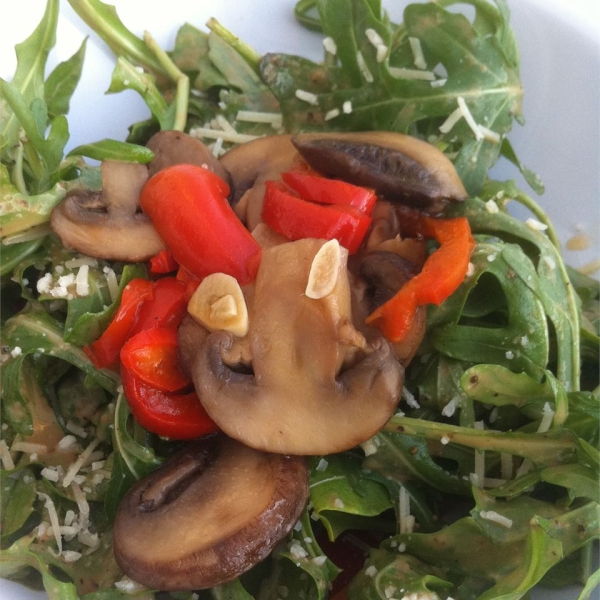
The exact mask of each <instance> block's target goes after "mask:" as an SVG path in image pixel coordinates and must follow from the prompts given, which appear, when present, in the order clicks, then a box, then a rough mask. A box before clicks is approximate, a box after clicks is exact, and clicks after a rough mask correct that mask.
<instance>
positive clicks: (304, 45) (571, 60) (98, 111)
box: [0, 0, 600, 600]
mask: <svg viewBox="0 0 600 600" xmlns="http://www.w3.org/2000/svg"><path fill="white" fill-rule="evenodd" d="M111 3H112V4H115V5H116V6H117V9H118V12H119V15H120V17H121V19H122V20H123V22H124V23H125V24H126V25H127V26H128V27H129V28H130V29H131V30H132V31H133V32H134V33H136V34H138V35H141V34H142V33H143V31H144V30H148V31H150V32H151V33H152V35H153V36H154V37H155V39H157V41H158V42H159V43H160V44H161V45H162V46H163V47H165V48H171V47H172V45H173V42H174V39H175V34H176V31H177V29H178V27H179V26H180V25H181V24H183V23H184V22H185V21H188V22H190V23H192V24H193V25H196V26H197V27H200V28H203V27H204V24H205V22H206V20H207V19H208V18H209V17H211V16H214V17H216V18H217V19H218V20H219V21H221V22H222V23H223V24H224V25H225V26H226V27H227V28H228V29H230V30H231V31H233V32H234V33H235V34H237V35H239V36H240V37H241V39H242V40H244V41H246V42H248V43H250V44H251V45H253V46H254V47H255V48H256V49H257V50H258V51H259V52H261V53H264V52H268V51H282V52H287V53H296V54H302V55H305V56H308V57H310V58H313V59H317V60H318V59H320V58H321V56H322V46H321V36H320V35H318V34H315V33H312V32H309V31H306V30H304V29H303V28H301V27H300V26H299V25H297V24H296V22H295V21H294V17H293V14H292V8H293V5H294V0H265V1H263V2H256V1H255V0H202V2H196V3H190V2H189V1H188V0H169V2H168V3H167V4H166V5H165V3H158V2H148V1H147V0H112V2H111ZM406 4H407V1H405V0H402V1H401V2H387V3H385V2H384V5H385V6H386V7H388V10H389V11H390V15H391V17H392V19H393V20H396V21H399V20H401V14H402V9H403V7H404V6H405V5H406ZM44 5H45V2H40V0H19V2H16V3H11V8H10V12H7V11H5V12H4V15H3V18H2V20H1V21H0V57H1V61H0V76H1V77H3V78H5V79H10V78H11V77H12V75H13V73H14V66H15V61H14V51H13V47H14V45H15V44H16V43H18V42H20V41H22V40H23V39H25V38H26V37H27V36H28V35H29V34H30V33H31V31H32V30H33V27H34V26H35V25H37V23H38V22H39V20H40V18H41V15H42V13H43V9H44ZM509 5H510V8H511V11H512V19H511V22H512V25H513V27H514V29H515V32H516V35H517V40H518V43H519V47H520V51H521V61H522V62H521V65H522V66H521V69H522V79H523V87H524V90H525V99H524V116H525V121H526V123H525V126H524V127H519V126H516V127H515V129H514V130H513V132H512V133H511V134H510V139H511V141H512V143H513V145H514V147H515V148H516V151H517V153H518V155H519V157H520V158H521V160H522V161H523V163H524V164H525V165H527V166H528V167H529V168H531V169H532V170H533V171H535V172H536V173H538V174H539V175H540V176H541V178H542V180H543V181H544V183H545V185H546V193H545V194H544V195H543V196H542V197H541V198H539V201H540V203H541V204H542V206H543V207H544V208H545V209H546V210H547V211H548V213H549V214H550V216H551V217H552V218H553V220H554V222H555V226H556V227H557V230H558V233H559V235H560V237H561V239H562V241H563V242H565V243H566V242H567V241H568V240H569V239H570V238H572V237H573V236H575V235H580V234H584V235H585V237H586V238H587V239H588V241H589V242H590V247H589V248H587V249H586V250H583V251H569V250H565V255H566V257H567V261H568V262H569V263H570V264H572V265H573V266H583V265H586V264H589V263H591V262H592V261H593V260H595V259H597V258H598V257H599V256H600V252H599V250H600V227H599V226H600V191H599V190H600V2H598V1H597V0H570V1H567V0H512V1H511V0H509ZM232 7H233V8H232ZM58 27H59V30H58V38H57V46H56V48H55V50H54V51H53V52H52V54H51V56H50V61H49V63H50V65H51V66H53V65H55V64H57V63H58V62H60V61H63V60H65V59H67V58H68V57H69V56H71V55H72V54H73V52H75V50H76V49H77V48H78V47H79V45H80V43H81V41H82V39H83V38H84V36H86V35H90V39H89V42H88V48H87V57H86V63H85V67H84V74H83V77H82V81H81V83H80V86H79V88H78V90H77V91H76V93H75V96H74V98H73V101H72V105H71V113H70V117H69V122H70V129H71V140H70V142H69V148H73V147H75V146H77V145H79V144H81V143H84V142H91V141H95V140H99V139H102V138H105V137H109V138H115V139H124V138H125V137H126V135H127V127H128V126H129V125H130V124H131V123H133V122H135V121H138V120H141V119H142V118H145V117H146V116H147V115H148V110H147V108H146V107H145V105H144V104H143V102H142V101H141V99H140V98H139V97H138V96H137V95H136V94H135V93H133V92H126V93H123V94H118V95H104V93H105V91H106V89H107V88H108V86H109V82H110V75H111V72H112V69H113V65H114V59H113V56H112V54H111V53H110V51H109V50H108V49H107V48H106V46H105V45H104V44H103V42H101V41H100V40H99V39H98V38H97V36H96V35H95V34H93V33H92V32H91V31H90V30H89V29H88V28H87V27H86V26H85V24H83V23H82V22H81V20H80V19H79V17H77V16H76V15H75V14H74V13H73V11H72V10H71V8H70V7H69V6H68V5H67V4H66V3H65V2H63V3H62V7H61V16H60V19H59V25H58ZM492 174H493V176H494V177H495V178H497V179H516V180H517V182H518V183H519V185H520V186H521V187H522V188H523V189H525V190H527V186H526V184H525V183H524V181H523V179H522V178H521V177H520V175H518V173H517V171H516V169H515V168H514V167H513V166H512V165H509V164H508V163H506V161H503V162H501V163H499V164H498V165H497V166H496V167H495V168H494V170H493V173H492ZM532 195H533V192H532ZM0 591H1V594H0V596H1V597H2V598H3V599H6V600H31V599H32V598H44V597H45V594H41V593H40V594H37V593H34V592H31V591H29V590H27V589H26V588H23V587H21V586H19V585H17V584H13V583H11V582H8V581H5V580H0ZM577 595H578V588H576V587H572V588H570V589H563V590H560V591H549V590H536V591H534V593H533V594H532V599H533V600H571V599H575V598H576V597H577Z"/></svg>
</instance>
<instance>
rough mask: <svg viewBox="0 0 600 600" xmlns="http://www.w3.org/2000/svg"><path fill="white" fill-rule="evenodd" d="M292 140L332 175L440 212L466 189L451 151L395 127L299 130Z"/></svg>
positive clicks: (307, 157)
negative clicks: (349, 130) (384, 129)
mask: <svg viewBox="0 0 600 600" xmlns="http://www.w3.org/2000/svg"><path fill="white" fill-rule="evenodd" d="M292 143H293V144H294V146H295V147H296V148H297V149H298V152H300V154H301V155H302V157H303V158H304V160H305V161H306V162H307V163H308V164H309V165H310V166H311V167H312V168H313V169H315V170H317V171H319V172H320V173H322V174H323V175H325V176H327V177H334V178H338V179H343V180H344V181H348V182H349V183H354V184H356V185H361V186H365V187H370V188H373V189H375V191H376V192H377V193H378V194H380V195H381V196H384V197H385V198H388V199H390V200H395V201H399V202H402V203H404V204H410V205H414V206H418V207H420V208H423V209H427V210H428V211H429V212H439V211H440V210H441V209H442V208H443V207H444V206H445V204H446V203H447V202H448V201H458V200H465V199H466V198H467V192H466V190H465V188H464V186H463V184H462V182H461V180H460V178H459V176H458V174H457V172H456V169H455V168H454V165H453V164H452V162H451V161H450V160H449V159H448V158H447V157H446V155H445V154H444V153H443V152H441V151H440V150H438V149H437V148H436V147H435V146H433V145H431V144H428V143H427V142H424V141H422V140H419V139H417V138H415V137H412V136H408V135H403V134H401V133H394V132H382V131H369V132H360V133H316V134H308V133H304V134H298V135H296V136H293V137H292Z"/></svg>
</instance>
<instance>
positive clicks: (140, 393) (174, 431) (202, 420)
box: [121, 368, 218, 440]
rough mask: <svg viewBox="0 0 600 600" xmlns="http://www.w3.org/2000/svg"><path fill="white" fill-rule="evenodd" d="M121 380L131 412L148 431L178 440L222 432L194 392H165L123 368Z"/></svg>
mask: <svg viewBox="0 0 600 600" xmlns="http://www.w3.org/2000/svg"><path fill="white" fill-rule="evenodd" d="M121 380H122V382H123V391H124V392H125V397H126V398H127V402H128V404H129V408H130V409H131V413H132V414H133V416H134V418H135V420H136V421H137V422H138V423H139V424H140V425H141V426H142V427H144V428H146V429H147V430H148V431H152V432H153V433H156V434H157V435H160V436H162V437H167V438H171V439H176V440H191V439H194V438H197V437H200V436H203V435H207V434H209V433H213V432H215V431H218V427H217V425H216V424H215V423H214V421H213V420H212V419H211V418H210V417H209V416H208V414H207V413H206V411H205V410H204V407H203V406H202V404H201V403H200V400H199V399H198V396H197V395H196V394H195V393H194V392H192V393H189V394H170V393H168V392H162V391H160V390H157V389H155V388H152V387H151V386H149V385H146V384H145V383H144V382H143V381H142V380H141V379H140V378H139V377H137V376H136V375H135V374H134V373H133V372H132V371H129V370H128V369H125V368H121Z"/></svg>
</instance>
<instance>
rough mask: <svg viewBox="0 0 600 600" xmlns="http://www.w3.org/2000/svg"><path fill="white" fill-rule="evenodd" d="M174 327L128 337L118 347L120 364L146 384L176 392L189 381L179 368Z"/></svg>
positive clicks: (165, 390) (164, 390)
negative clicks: (121, 345)
mask: <svg viewBox="0 0 600 600" xmlns="http://www.w3.org/2000/svg"><path fill="white" fill-rule="evenodd" d="M177 347H178V341H177V330H176V329H165V328H158V329H148V330H146V331H141V332H140V333H138V334H136V335H134V336H133V337H131V338H129V339H128V340H127V342H125V345H124V346H123V348H122V349H121V365H122V367H123V368H125V369H128V370H129V371H131V372H132V373H134V374H135V375H136V376H137V377H139V378H140V379H141V380H142V381H143V382H144V383H145V384H147V385H149V386H152V387H155V388H156V389H158V390H160V391H162V392H177V391H179V390H182V389H183V388H185V387H186V386H189V385H191V381H190V380H189V379H187V377H184V376H183V375H182V374H181V371H180V370H179V357H178V354H177Z"/></svg>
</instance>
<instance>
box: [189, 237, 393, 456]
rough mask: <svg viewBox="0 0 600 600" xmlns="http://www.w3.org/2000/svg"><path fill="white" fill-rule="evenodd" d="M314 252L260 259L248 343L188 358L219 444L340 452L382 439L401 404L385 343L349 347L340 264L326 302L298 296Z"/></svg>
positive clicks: (217, 340) (299, 248)
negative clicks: (220, 435)
mask: <svg viewBox="0 0 600 600" xmlns="http://www.w3.org/2000/svg"><path fill="white" fill-rule="evenodd" d="M323 244H324V241H323V240H315V239H303V240H299V241H297V242H290V243H286V244H281V245H279V246H274V247H272V248H269V249H267V250H265V251H264V253H263V257H262V261H261V266H260V268H259V271H258V276H257V279H256V285H255V289H254V301H253V308H252V313H251V318H250V328H249V332H248V336H247V337H249V339H242V340H239V341H238V340H237V339H235V338H234V337H233V336H232V335H230V334H227V333H225V332H215V333H212V334H210V335H209V336H207V337H206V338H205V340H204V342H203V343H202V345H201V347H200V350H199V351H198V353H197V355H196V361H195V364H194V366H193V369H192V371H193V374H192V375H193V381H194V385H195V388H196V392H197V394H198V397H199V398H200V401H201V402H202V404H203V405H204V407H205V409H206V410H207V412H208V414H209V415H210V416H211V417H212V419H213V420H214V421H215V422H216V423H217V424H218V425H219V427H220V428H221V429H222V430H223V431H224V432H225V433H226V434H227V435H229V436H231V437H233V438H235V439H237V440H239V441H241V442H242V443H244V444H247V445H248V446H251V447H253V448H257V449H261V450H265V451H269V452H278V453H282V454H306V455H318V454H331V453H334V452H341V451H343V450H347V449H349V448H352V447H354V446H356V445H357V444H359V443H361V442H364V441H365V440H367V439H369V438H370V437H371V436H373V435H374V434H375V433H376V432H377V431H378V430H379V429H381V427H382V426H383V425H384V424H385V423H386V422H387V420H388V419H389V418H390V416H391V415H392V413H393V411H394V409H395V407H396V405H397V402H398V399H399V397H400V392H401V389H402V383H403V376H404V370H403V368H402V367H401V365H400V363H399V362H398V360H397V359H396V357H395V356H394V352H393V350H392V348H391V345H390V344H389V342H387V341H386V340H385V339H383V338H378V339H375V340H374V341H373V342H372V345H371V346H368V347H367V346H363V347H357V345H356V340H357V338H360V339H361V340H362V341H363V342H364V340H363V339H362V336H360V335H359V334H356V331H355V330H354V328H353V326H352V315H351V306H350V288H349V281H348V275H347V270H346V268H345V264H344V268H343V271H342V272H341V274H340V276H339V277H338V280H337V282H336V284H335V287H334V289H333V291H332V292H331V293H330V294H329V295H327V296H325V297H323V298H320V299H313V298H309V297H308V296H307V295H306V293H305V290H306V285H307V281H308V275H309V272H310V268H311V265H312V261H313V259H314V257H315V255H316V254H317V252H318V251H319V249H320V248H321V247H322V246H323ZM346 256H347V255H346ZM353 333H354V334H356V335H354V336H353ZM240 344H248V346H249V348H250V354H251V365H250V366H251V368H252V371H253V372H252V373H248V370H247V368H245V365H240V364H239V362H238V361H239V357H240V356H242V355H243V352H242V351H241V350H240V348H239V345H240ZM241 366H243V367H244V368H240V367H241Z"/></svg>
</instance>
